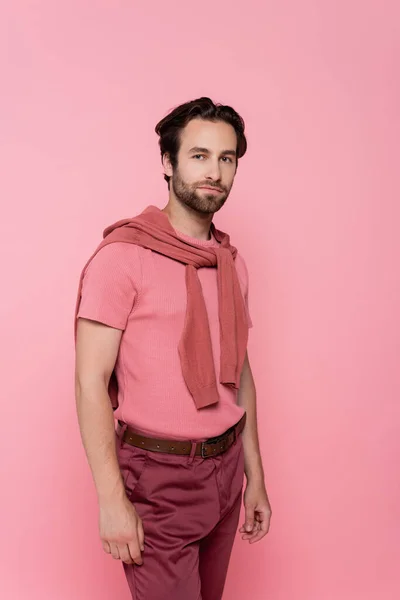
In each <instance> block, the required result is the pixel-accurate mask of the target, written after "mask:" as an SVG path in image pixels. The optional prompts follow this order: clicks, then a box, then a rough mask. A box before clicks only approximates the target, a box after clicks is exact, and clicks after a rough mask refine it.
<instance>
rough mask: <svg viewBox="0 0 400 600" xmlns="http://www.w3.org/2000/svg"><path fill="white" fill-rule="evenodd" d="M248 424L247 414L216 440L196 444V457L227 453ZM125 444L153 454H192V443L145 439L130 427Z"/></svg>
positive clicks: (124, 436) (125, 435) (126, 430)
mask: <svg viewBox="0 0 400 600" xmlns="http://www.w3.org/2000/svg"><path fill="white" fill-rule="evenodd" d="M118 423H119V424H120V426H123V425H124V423H123V422H122V421H118ZM245 423H246V413H244V415H243V417H242V418H241V419H240V421H239V422H238V423H236V425H234V426H233V427H231V428H230V429H228V430H227V431H225V433H223V434H222V435H220V436H218V437H214V438H209V439H208V440H206V441H205V442H197V443H196V452H195V453H194V456H201V457H202V458H210V457H211V456H218V454H223V452H226V451H227V450H228V449H229V448H230V447H231V446H232V444H233V443H234V442H235V441H236V439H237V438H238V437H239V435H240V434H241V433H242V431H243V429H244V426H245ZM122 439H123V441H124V442H127V443H128V444H131V445H132V446H136V447H137V448H143V450H150V451H151V452H166V453H167V454H181V455H185V454H188V455H189V454H191V450H192V442H190V441H187V442H184V441H175V440H166V439H161V440H158V439H155V438H148V437H143V436H142V435H139V434H138V433H136V432H135V431H134V430H133V429H131V428H130V427H129V426H127V427H126V429H125V431H124V434H123V436H122Z"/></svg>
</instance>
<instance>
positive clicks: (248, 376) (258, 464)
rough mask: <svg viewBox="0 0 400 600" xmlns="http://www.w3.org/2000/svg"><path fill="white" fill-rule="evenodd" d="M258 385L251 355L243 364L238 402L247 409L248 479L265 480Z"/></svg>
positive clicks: (244, 431) (245, 431)
mask: <svg viewBox="0 0 400 600" xmlns="http://www.w3.org/2000/svg"><path fill="white" fill-rule="evenodd" d="M256 398H257V394H256V386H255V383H254V379H253V374H252V372H251V367H250V362H249V357H248V354H247V352H246V357H245V360H244V364H243V369H242V375H241V378H240V389H239V391H238V404H239V405H240V406H242V407H243V408H244V409H245V411H246V415H247V416H246V425H245V428H244V430H243V434H242V436H243V446H244V457H245V473H246V478H247V480H248V481H249V480H251V481H259V482H263V481H264V470H263V466H262V460H261V454H260V445H259V440H258V429H257V403H256Z"/></svg>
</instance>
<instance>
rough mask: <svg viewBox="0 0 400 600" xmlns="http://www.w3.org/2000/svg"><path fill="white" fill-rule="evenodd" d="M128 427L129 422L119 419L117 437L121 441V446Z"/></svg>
mask: <svg viewBox="0 0 400 600" xmlns="http://www.w3.org/2000/svg"><path fill="white" fill-rule="evenodd" d="M127 427H128V424H127V423H124V422H123V421H118V425H117V431H116V434H117V438H118V442H119V447H120V448H121V446H122V444H123V441H124V433H125V431H126V429H127Z"/></svg>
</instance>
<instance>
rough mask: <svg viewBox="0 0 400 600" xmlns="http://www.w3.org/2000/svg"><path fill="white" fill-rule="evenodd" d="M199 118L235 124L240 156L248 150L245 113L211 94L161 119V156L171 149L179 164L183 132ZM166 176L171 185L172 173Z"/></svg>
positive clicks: (171, 155) (157, 126) (173, 163)
mask: <svg viewBox="0 0 400 600" xmlns="http://www.w3.org/2000/svg"><path fill="white" fill-rule="evenodd" d="M196 118H197V119H203V120H204V121H224V122H225V123H229V125H232V127H233V128H234V130H235V132H236V137H237V145H236V155H237V160H238V159H239V158H241V157H242V156H243V155H244V154H245V152H246V150H247V140H246V136H245V134H244V127H245V125H244V120H243V119H242V117H241V116H240V115H239V114H238V113H237V112H236V111H235V110H234V109H233V108H232V107H231V106H226V105H223V104H214V102H213V101H212V100H211V99H210V98H207V97H206V96H203V97H202V98H198V99H197V100H191V101H190V102H186V103H185V104H181V105H180V106H177V107H176V108H174V109H173V110H172V111H171V112H170V113H169V114H168V115H166V116H165V117H164V118H163V119H161V121H160V122H159V123H157V125H156V127H155V131H156V133H157V135H159V137H160V139H159V142H158V143H159V146H160V150H161V160H162V158H163V156H164V154H166V153H168V155H169V158H170V161H171V165H172V167H173V168H175V167H176V165H177V162H178V159H177V156H178V151H179V146H180V132H181V131H182V129H184V128H185V127H186V125H187V124H188V123H189V121H191V120H192V119H196ZM164 179H165V180H166V181H167V182H168V189H169V180H170V177H169V175H164Z"/></svg>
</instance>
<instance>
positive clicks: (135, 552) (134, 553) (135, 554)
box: [128, 540, 143, 565]
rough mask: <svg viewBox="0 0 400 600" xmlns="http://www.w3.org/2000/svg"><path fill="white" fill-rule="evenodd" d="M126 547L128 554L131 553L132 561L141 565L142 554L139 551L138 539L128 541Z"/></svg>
mask: <svg viewBox="0 0 400 600" xmlns="http://www.w3.org/2000/svg"><path fill="white" fill-rule="evenodd" d="M128 547H129V554H130V555H131V558H132V560H133V562H134V563H135V564H136V565H142V564H143V560H142V555H141V552H140V548H139V543H138V541H137V540H134V541H132V542H130V543H129V544H128Z"/></svg>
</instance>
